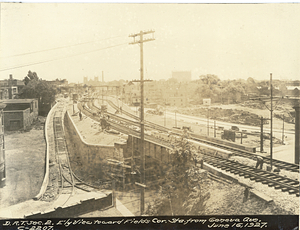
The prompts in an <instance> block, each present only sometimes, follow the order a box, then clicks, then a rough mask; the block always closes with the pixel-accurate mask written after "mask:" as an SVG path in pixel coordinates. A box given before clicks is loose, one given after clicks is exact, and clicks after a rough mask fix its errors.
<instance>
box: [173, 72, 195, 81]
mask: <svg viewBox="0 0 300 230" xmlns="http://www.w3.org/2000/svg"><path fill="white" fill-rule="evenodd" d="M172 78H174V79H176V80H177V81H178V82H190V81H191V80H192V72H191V71H173V72H172Z"/></svg>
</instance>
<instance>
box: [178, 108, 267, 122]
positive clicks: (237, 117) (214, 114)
mask: <svg viewBox="0 0 300 230" xmlns="http://www.w3.org/2000/svg"><path fill="white" fill-rule="evenodd" d="M180 113H182V114H186V115H193V116H202V117H207V116H208V115H209V117H210V118H211V119H216V120H221V121H225V122H233V123H237V124H243V125H253V126H259V125H260V122H261V119H260V116H258V115H256V114H254V113H251V112H247V111H243V110H238V109H222V108H217V107H212V108H209V111H208V109H207V108H190V109H185V110H182V111H180ZM264 124H268V121H267V120H264Z"/></svg>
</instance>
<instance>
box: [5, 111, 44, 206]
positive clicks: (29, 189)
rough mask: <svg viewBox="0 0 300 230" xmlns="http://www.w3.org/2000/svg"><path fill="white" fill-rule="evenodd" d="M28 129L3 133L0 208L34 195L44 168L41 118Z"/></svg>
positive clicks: (38, 187) (37, 190) (41, 178)
mask: <svg viewBox="0 0 300 230" xmlns="http://www.w3.org/2000/svg"><path fill="white" fill-rule="evenodd" d="M39 119H40V121H42V122H35V123H34V124H33V125H32V127H31V128H32V129H31V130H28V131H14V132H12V131H10V132H5V136H4V138H5V157H6V158H5V161H6V186H5V187H3V188H1V189H0V207H1V208H5V207H7V206H11V205H14V204H17V203H20V202H23V201H26V200H29V199H32V198H33V197H34V196H36V195H37V194H38V193H39V191H40V188H41V185H42V182H43V179H44V170H45V151H46V143H45V140H44V130H43V126H44V123H43V121H44V120H45V118H43V117H40V118H39Z"/></svg>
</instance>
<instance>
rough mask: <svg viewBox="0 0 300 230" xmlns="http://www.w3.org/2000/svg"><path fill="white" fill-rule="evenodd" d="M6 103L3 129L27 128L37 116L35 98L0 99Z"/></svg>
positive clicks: (36, 101)
mask: <svg viewBox="0 0 300 230" xmlns="http://www.w3.org/2000/svg"><path fill="white" fill-rule="evenodd" d="M0 102H2V103H3V104H5V105H6V107H5V108H4V109H3V110H4V111H3V112H4V129H5V130H7V131H14V130H19V129H26V128H28V127H29V126H30V125H31V124H32V122H33V121H34V120H36V119H37V118H38V110H39V109H38V108H39V106H38V100H37V99H7V100H2V101H0Z"/></svg>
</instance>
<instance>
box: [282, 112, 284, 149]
mask: <svg viewBox="0 0 300 230" xmlns="http://www.w3.org/2000/svg"><path fill="white" fill-rule="evenodd" d="M282 144H283V145H284V115H283V118H282Z"/></svg>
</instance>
